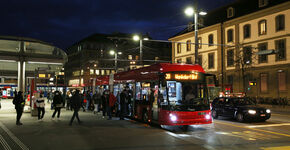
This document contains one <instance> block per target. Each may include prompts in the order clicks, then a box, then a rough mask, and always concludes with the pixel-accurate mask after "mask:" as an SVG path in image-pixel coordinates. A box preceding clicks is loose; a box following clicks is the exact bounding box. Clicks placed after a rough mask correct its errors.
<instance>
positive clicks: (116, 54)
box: [110, 50, 122, 72]
mask: <svg viewBox="0 0 290 150" xmlns="http://www.w3.org/2000/svg"><path fill="white" fill-rule="evenodd" d="M121 54H122V52H116V51H114V50H110V55H115V72H117V57H118V55H121Z"/></svg>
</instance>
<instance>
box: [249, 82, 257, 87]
mask: <svg viewBox="0 0 290 150" xmlns="http://www.w3.org/2000/svg"><path fill="white" fill-rule="evenodd" d="M256 85H257V82H254V81H250V82H249V86H256Z"/></svg>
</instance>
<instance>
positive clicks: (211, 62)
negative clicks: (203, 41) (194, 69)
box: [208, 53, 214, 69]
mask: <svg viewBox="0 0 290 150" xmlns="http://www.w3.org/2000/svg"><path fill="white" fill-rule="evenodd" d="M213 68H214V53H209V54H208V69H213Z"/></svg>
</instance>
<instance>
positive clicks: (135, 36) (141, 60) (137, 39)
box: [133, 35, 149, 65]
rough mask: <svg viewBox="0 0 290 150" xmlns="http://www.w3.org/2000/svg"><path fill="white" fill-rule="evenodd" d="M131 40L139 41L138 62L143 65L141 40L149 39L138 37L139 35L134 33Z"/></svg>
mask: <svg viewBox="0 0 290 150" xmlns="http://www.w3.org/2000/svg"><path fill="white" fill-rule="evenodd" d="M133 40H134V41H140V44H139V47H140V64H141V65H143V59H142V57H143V50H142V47H143V42H142V41H143V40H149V39H148V38H140V36H139V35H134V36H133Z"/></svg>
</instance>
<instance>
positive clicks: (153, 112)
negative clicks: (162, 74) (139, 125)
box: [151, 85, 159, 120]
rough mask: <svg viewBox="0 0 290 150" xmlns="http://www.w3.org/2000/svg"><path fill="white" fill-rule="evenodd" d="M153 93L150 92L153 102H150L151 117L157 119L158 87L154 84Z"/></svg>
mask: <svg viewBox="0 0 290 150" xmlns="http://www.w3.org/2000/svg"><path fill="white" fill-rule="evenodd" d="M153 92H154V93H151V94H152V98H153V99H154V100H153V103H152V119H153V120H158V114H159V110H158V94H159V89H158V85H154V90H153Z"/></svg>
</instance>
